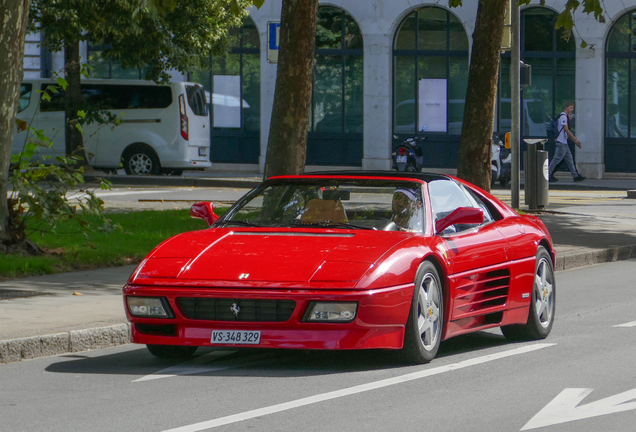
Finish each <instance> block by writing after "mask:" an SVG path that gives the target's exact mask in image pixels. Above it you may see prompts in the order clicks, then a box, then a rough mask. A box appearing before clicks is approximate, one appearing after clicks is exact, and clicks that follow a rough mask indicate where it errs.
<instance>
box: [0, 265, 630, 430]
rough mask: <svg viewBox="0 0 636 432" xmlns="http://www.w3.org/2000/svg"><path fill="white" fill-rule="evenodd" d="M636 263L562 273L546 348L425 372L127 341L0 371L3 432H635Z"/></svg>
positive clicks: (447, 353) (456, 342)
mask: <svg viewBox="0 0 636 432" xmlns="http://www.w3.org/2000/svg"><path fill="white" fill-rule="evenodd" d="M635 264H636V261H634V260H632V261H622V262H616V263H609V264H602V265H597V266H591V267H586V268H582V269H577V270H571V271H565V272H560V273H558V275H557V283H558V286H557V290H558V296H557V298H558V301H557V320H556V322H555V326H554V329H553V332H552V334H551V335H550V337H549V338H548V339H547V340H545V341H541V342H531V343H510V342H507V341H506V340H505V339H504V338H503V337H502V336H501V334H500V333H499V332H498V331H489V332H480V333H477V334H473V335H467V336H461V337H457V338H454V339H451V340H449V341H446V342H445V343H443V344H442V348H441V351H440V354H439V356H438V358H437V359H435V360H434V361H433V362H432V363H430V364H429V365H424V366H404V365H401V364H399V362H397V361H396V358H395V357H394V356H392V355H390V354H387V353H384V352H373V351H365V352H349V353H342V352H340V353H338V352H310V351H305V352H297V351H276V350H262V351H261V350H249V351H238V352H235V351H231V350H230V351H212V350H209V349H208V350H202V351H201V355H199V356H198V357H196V358H195V359H194V360H191V361H189V362H186V363H180V364H179V363H175V362H169V361H160V360H157V359H154V358H153V357H151V356H150V355H149V354H148V353H147V351H146V350H145V348H143V347H139V346H130V345H129V346H123V347H117V348H109V349H103V350H98V351H91V352H84V353H80V354H77V355H61V356H57V357H48V358H40V359H35V360H30V361H22V362H18V363H11V364H6V365H0V419H1V423H0V424H1V426H0V429H1V430H7V431H47V432H56V431H88V430H90V431H113V430H121V431H128V430H135V431H157V432H159V431H172V430H178V431H182V432H186V431H187V432H194V431H198V430H210V428H211V427H212V426H215V425H217V424H218V427H216V428H214V429H213V430H219V431H233V432H236V431H248V430H253V431H297V430H303V431H321V432H322V431H324V430H350V431H394V430H435V431H484V432H486V431H487V432H491V431H519V430H522V429H524V428H525V429H526V430H531V428H534V427H535V426H537V427H538V426H541V425H544V426H545V427H544V428H543V429H540V430H542V431H543V430H545V431H555V432H565V431H576V432H581V431H583V432H587V431H597V430H599V429H602V430H607V431H628V430H633V425H634V423H635V422H636V403H635V401H636V374H635V373H634V358H635V357H636V346H635V345H634V343H633V341H634V338H635V337H636V313H635V312H634V310H636V300H634V296H633V292H634V282H633V274H634V272H633V269H634V265H635ZM617 326H619V327H617ZM616 395H618V396H616ZM611 397H614V398H613V399H609V398H611ZM555 398H557V399H556V400H555ZM577 405H578V406H577ZM575 407H576V408H575ZM540 412H541V414H539V413H540ZM565 420H570V421H569V422H566V423H560V422H562V421H565Z"/></svg>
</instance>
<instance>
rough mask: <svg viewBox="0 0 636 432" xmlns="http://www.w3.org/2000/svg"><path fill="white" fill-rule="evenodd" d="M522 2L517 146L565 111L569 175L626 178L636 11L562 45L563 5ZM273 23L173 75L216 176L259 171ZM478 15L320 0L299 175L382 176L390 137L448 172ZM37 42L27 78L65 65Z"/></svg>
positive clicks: (383, 2) (580, 20) (268, 105)
mask: <svg viewBox="0 0 636 432" xmlns="http://www.w3.org/2000/svg"><path fill="white" fill-rule="evenodd" d="M532 3H533V4H531V5H529V6H526V7H523V8H522V12H521V13H522V15H521V23H522V41H521V46H522V48H521V58H522V61H524V62H525V63H526V64H530V65H531V66H532V85H531V86H530V87H528V88H525V89H524V90H523V91H522V94H521V97H522V103H521V106H522V113H521V131H522V135H523V138H540V137H545V136H546V127H547V125H549V123H550V122H551V121H552V119H554V118H555V117H556V116H558V115H559V113H560V112H561V111H562V109H563V105H564V103H565V102H567V101H573V102H574V103H575V114H576V116H575V120H574V123H573V129H574V132H575V134H576V136H577V137H578V138H579V139H580V140H581V142H582V144H583V147H582V148H581V149H578V148H577V149H574V148H573V151H575V158H576V161H577V166H578V167H579V171H580V172H581V173H582V174H583V175H585V176H588V177H590V178H602V177H604V176H609V175H611V174H610V173H625V172H632V173H636V0H623V1H611V2H604V4H603V6H604V8H605V18H606V22H605V23H599V22H597V21H596V20H595V19H594V17H593V16H588V15H585V14H583V13H582V12H581V11H580V10H579V11H578V12H577V13H576V14H575V23H576V29H575V31H574V32H572V35H571V37H570V39H569V40H565V39H564V38H563V34H562V33H561V32H560V31H557V30H555V29H554V23H555V20H556V16H557V14H558V13H559V12H561V11H562V10H563V7H564V5H565V3H566V0H547V1H546V2H545V6H543V7H541V6H540V5H539V1H538V0H533V2H532ZM280 11H281V0H271V1H270V0H268V1H266V2H265V4H264V5H263V7H262V8H261V9H260V10H257V9H253V10H252V11H251V14H250V18H249V19H247V20H246V21H245V24H244V26H243V28H241V29H240V30H239V31H238V34H237V35H238V36H239V37H238V38H237V43H236V46H235V47H234V48H233V49H232V50H231V52H229V53H227V55H225V56H222V57H215V58H211V59H210V68H209V70H202V71H194V72H192V73H191V74H189V76H181V75H180V74H179V75H175V76H174V79H176V80H190V81H195V82H199V83H201V84H202V85H203V86H204V87H205V88H206V90H207V91H208V92H209V94H210V102H211V109H210V116H211V124H212V125H213V128H212V131H211V142H212V151H211V153H212V155H211V159H212V162H213V169H216V170H233V171H246V172H247V171H250V172H263V168H264V163H265V155H266V147H267V138H268V133H269V127H270V119H271V112H272V104H273V99H274V91H275V82H276V64H275V63H272V62H270V61H268V46H269V45H268V41H269V39H270V38H269V36H270V34H269V31H270V28H272V26H271V25H270V24H271V23H275V22H278V21H280ZM476 13H477V1H476V0H470V1H464V6H463V7H460V8H449V7H448V2H447V1H445V0H441V1H417V0H390V1H389V0H373V1H371V0H370V1H354V0H331V1H329V2H323V1H321V2H320V9H319V19H318V31H317V39H316V62H315V72H314V89H313V97H312V111H311V125H310V133H309V142H308V152H307V166H308V169H324V168H329V169H338V168H341V167H346V168H350V169H351V168H353V169H356V168H359V169H370V170H376V169H380V170H386V169H390V167H391V153H392V150H393V147H394V145H395V144H397V142H399V139H403V138H405V137H408V136H414V135H423V136H425V137H426V141H425V144H424V146H425V155H426V156H425V163H424V165H425V167H427V168H429V169H435V170H448V171H449V172H452V170H453V169H454V168H455V167H456V166H457V158H458V149H459V137H460V134H461V125H462V117H463V109H464V99H465V93H466V86H467V81H468V65H469V61H470V51H471V47H472V38H471V36H472V33H473V31H474V27H475V18H476ZM38 41H39V38H38V37H35V36H32V37H30V38H29V40H28V42H27V45H28V46H27V50H26V53H27V57H26V58H25V76H35V75H38V76H40V75H42V76H47V75H46V74H50V71H51V70H58V69H61V67H60V62H61V61H62V60H61V58H62V56H61V55H60V54H59V53H55V54H53V55H52V54H51V53H47V52H45V50H41V49H40V48H39V47H38ZM582 41H584V42H585V43H586V44H587V46H586V47H585V48H582V43H581V42H582ZM83 49H84V54H85V55H86V57H85V58H88V56H89V55H90V56H92V57H93V59H94V60H93V65H94V66H95V70H94V75H95V77H100V78H127V79H130V78H137V77H141V76H142V74H141V71H137V70H134V71H131V70H123V69H121V68H120V67H118V65H116V64H113V63H111V62H105V61H101V60H100V57H99V52H100V50H99V47H90V46H85V47H84V48H83ZM509 70H510V55H509V53H502V56H501V61H500V76H499V91H498V97H497V112H496V119H495V125H494V128H495V131H497V132H498V133H500V134H503V133H505V132H507V131H509V130H510V123H511V122H510V86H509ZM633 82H634V86H632V83H633ZM632 94H634V96H632ZM632 120H634V125H632V123H631V121H632ZM632 130H633V131H634V133H633V134H632ZM395 136H397V137H398V139H396V138H394V137H395ZM553 147H554V145H553V143H548V149H549V150H552V149H553Z"/></svg>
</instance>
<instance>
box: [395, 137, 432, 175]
mask: <svg viewBox="0 0 636 432" xmlns="http://www.w3.org/2000/svg"><path fill="white" fill-rule="evenodd" d="M422 130H426V127H425V128H424V129H422ZM393 138H394V139H399V138H398V136H397V135H393ZM425 139H426V137H410V138H406V139H405V140H404V141H402V144H400V145H398V146H397V148H396V149H395V151H394V152H393V169H394V170H397V171H406V172H422V165H423V163H424V151H423V150H422V147H421V146H420V142H422V141H424V140H425Z"/></svg>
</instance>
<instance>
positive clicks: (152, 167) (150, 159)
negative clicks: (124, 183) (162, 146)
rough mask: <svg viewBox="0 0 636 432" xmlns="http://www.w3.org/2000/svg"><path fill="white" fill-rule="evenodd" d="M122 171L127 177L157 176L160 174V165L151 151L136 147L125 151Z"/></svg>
mask: <svg viewBox="0 0 636 432" xmlns="http://www.w3.org/2000/svg"><path fill="white" fill-rule="evenodd" d="M124 170H126V174H128V175H138V176H143V175H158V174H159V173H160V172H161V164H160V163H159V158H158V157H157V155H156V153H155V152H154V151H153V150H152V149H150V148H147V147H141V146H138V147H132V148H130V149H128V150H126V153H125V154H124Z"/></svg>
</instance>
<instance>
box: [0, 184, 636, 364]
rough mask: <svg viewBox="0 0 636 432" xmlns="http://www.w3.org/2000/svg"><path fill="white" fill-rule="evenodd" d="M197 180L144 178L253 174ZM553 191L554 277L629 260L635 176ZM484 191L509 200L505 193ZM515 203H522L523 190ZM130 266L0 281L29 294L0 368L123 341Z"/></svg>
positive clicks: (9, 332)
mask: <svg viewBox="0 0 636 432" xmlns="http://www.w3.org/2000/svg"><path fill="white" fill-rule="evenodd" d="M197 174H198V175H191V176H184V177H174V178H173V177H158V178H155V179H152V180H156V179H161V181H163V182H165V183H166V184H163V183H159V184H160V185H161V186H196V185H198V186H204V185H205V186H208V187H211V186H215V187H235V188H251V187H253V186H254V185H256V184H257V183H258V182H259V178H258V176H256V175H253V174H231V173H230V174H228V173H220V174H214V175H210V174H209V173H208V174H209V175H205V174H206V173H197ZM150 180H151V179H147V178H146V179H143V178H142V179H139V178H132V180H131V178H130V177H129V178H119V177H117V181H118V182H131V181H134V182H135V184H136V185H141V184H143V182H147V181H150ZM114 183H115V182H114ZM117 184H121V183H117ZM153 184H158V183H157V182H154V183H153ZM557 185H558V186H559V187H558V188H553V184H551V185H550V188H551V193H550V205H549V206H548V208H547V209H546V211H545V212H542V213H537V214H536V215H537V216H538V217H539V218H541V220H543V222H544V223H545V224H546V226H547V227H548V229H549V230H550V233H551V235H552V239H553V241H554V244H555V248H556V251H557V263H556V271H563V270H568V269H573V268H577V267H581V266H587V265H592V264H596V263H603V262H609V261H616V260H624V259H630V258H634V257H636V199H628V198H627V191H628V190H636V178H634V179H629V178H628V179H610V180H586V181H584V182H581V183H573V182H572V180H571V179H568V178H565V177H564V178H562V179H561V181H559V182H558V183H557ZM492 193H493V194H494V195H496V196H497V197H499V198H500V199H503V200H504V201H508V202H509V200H510V189H494V190H493V191H492ZM520 202H521V203H522V204H523V202H524V201H523V191H522V193H521V199H520ZM523 207H524V206H523V205H522V209H523ZM134 268H135V266H125V267H115V268H107V269H100V270H93V271H83V272H75V273H65V274H56V275H47V276H38V277H30V278H24V279H16V280H10V281H4V282H0V299H1V298H2V294H3V292H4V293H7V292H8V291H20V292H22V293H24V294H25V295H30V296H28V297H26V296H25V297H22V298H13V299H10V300H0V363H10V362H15V361H20V360H23V359H31V358H37V357H42V356H49V355H56V354H62V353H68V352H79V351H84V350H88V349H97V348H104V347H109V346H116V345H121V344H125V343H128V341H129V327H128V323H127V321H126V317H125V314H124V306H123V302H122V298H121V288H122V287H123V285H124V283H125V282H126V279H127V278H128V276H129V275H130V274H131V273H132V271H133V270H134ZM34 294H35V295H34Z"/></svg>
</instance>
